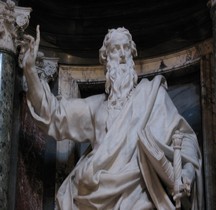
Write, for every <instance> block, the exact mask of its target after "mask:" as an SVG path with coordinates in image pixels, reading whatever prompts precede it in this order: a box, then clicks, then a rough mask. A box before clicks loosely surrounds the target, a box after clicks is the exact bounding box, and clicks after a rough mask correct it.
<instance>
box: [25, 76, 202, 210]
mask: <svg viewBox="0 0 216 210" xmlns="http://www.w3.org/2000/svg"><path fill="white" fill-rule="evenodd" d="M43 88H44V93H43V99H42V101H41V107H40V109H39V110H35V109H34V102H33V101H29V100H28V101H27V102H28V106H29V109H30V111H31V114H32V116H33V117H34V119H35V120H36V122H37V124H38V126H39V127H40V128H41V129H43V130H44V131H45V132H46V133H47V134H48V135H51V136H53V137H54V138H55V139H56V140H63V139H71V140H74V141H77V142H85V141H89V142H90V143H91V146H92V151H91V152H90V153H88V154H87V155H84V156H83V157H81V159H80V160H79V162H78V163H77V165H76V166H75V168H74V169H73V171H72V172H71V173H70V174H69V175H68V177H67V178H66V180H65V181H64V182H63V184H62V186H61V187H60V189H59V191H58V193H57V203H58V205H59V207H60V209H62V210H77V209H80V210H95V209H98V210H146V209H159V210H169V209H175V204H174V202H173V200H172V195H171V193H172V186H173V182H172V180H171V181H170V180H169V177H168V176H167V171H166V170H164V169H163V166H161V168H160V165H161V162H160V161H159V160H158V161H157V160H155V159H154V160H152V159H151V158H149V157H150V156H149V154H147V153H148V150H149V149H148V148H146V145H147V144H146V142H150V144H151V142H152V145H154V144H156V145H157V149H158V150H159V151H160V153H162V154H164V157H165V159H166V161H167V163H168V164H170V165H172V162H173V146H172V135H173V134H174V132H175V131H176V130H179V131H181V132H182V133H183V134H184V138H183V142H182V150H181V154H182V163H183V165H184V164H185V163H188V162H190V163H192V164H193V166H194V168H195V171H196V178H195V182H194V184H193V187H192V194H191V198H190V199H191V203H192V207H191V209H193V210H195V209H196V210H201V209H202V208H203V206H202V198H203V196H202V177H201V162H202V160H201V154H200V150H199V146H198V143H197V139H196V135H195V133H194V131H193V130H192V129H191V127H190V126H189V125H188V123H187V122H186V121H185V119H184V118H183V117H182V116H181V115H179V113H178V111H177V109H176V107H175V106H174V104H173V102H172V101H171V99H170V97H169V96H168V94H167V91H166V81H165V78H164V77H162V76H156V77H155V78H154V79H153V80H151V81H149V80H148V79H143V80H142V81H141V82H140V83H139V84H138V85H137V87H136V88H135V89H134V90H133V91H132V93H131V96H130V98H129V99H128V101H127V102H126V104H125V105H124V107H123V108H122V109H121V110H114V111H113V110H109V109H108V106H107V99H106V96H105V95H104V94H101V95H96V96H91V97H88V98H86V99H71V100H65V99H64V98H62V99H59V100H58V99H56V98H55V97H54V96H53V95H52V94H51V93H50V90H49V87H48V85H47V84H46V83H43ZM112 111H113V112H112ZM115 112H116V114H115V115H114V117H112V116H113V113H115ZM110 119H112V120H111V122H112V123H109V122H110ZM166 178H167V179H166Z"/></svg>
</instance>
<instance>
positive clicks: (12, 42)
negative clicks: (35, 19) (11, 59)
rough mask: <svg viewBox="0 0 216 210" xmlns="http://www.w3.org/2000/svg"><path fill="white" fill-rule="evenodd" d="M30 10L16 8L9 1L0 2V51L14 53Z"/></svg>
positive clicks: (27, 22) (25, 26)
mask: <svg viewBox="0 0 216 210" xmlns="http://www.w3.org/2000/svg"><path fill="white" fill-rule="evenodd" d="M31 11H32V9H31V8H28V7H18V6H15V3H14V2H13V1H11V0H7V2H6V3H5V2H2V1H0V49H3V50H7V51H12V52H13V53H16V49H17V46H18V45H19V44H20V41H21V40H22V38H23V34H24V30H25V29H26V28H27V26H28V24H29V18H30V12H31Z"/></svg>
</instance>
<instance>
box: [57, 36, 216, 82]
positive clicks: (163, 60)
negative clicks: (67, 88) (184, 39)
mask: <svg viewBox="0 0 216 210" xmlns="http://www.w3.org/2000/svg"><path fill="white" fill-rule="evenodd" d="M212 51H213V40H212V39H208V40H205V41H203V42H201V43H198V44H196V45H194V46H192V47H189V48H187V49H185V50H181V51H179V52H175V53H172V54H168V55H163V56H158V57H155V58H149V59H143V60H135V65H136V67H135V68H136V72H137V74H138V76H140V77H142V76H143V75H148V74H153V73H158V72H163V73H166V72H169V71H173V70H178V69H179V68H183V67H187V66H190V65H193V64H195V63H198V62H199V61H200V59H201V58H202V56H204V55H207V54H209V53H211V52H212ZM59 71H60V72H61V71H62V73H65V74H70V75H71V77H73V79H74V80H76V81H77V82H79V83H91V82H93V83H94V82H104V81H105V75H104V69H103V66H101V65H91V66H90V65H88V66H85V65H83V66H80V65H78V66H76V65H73V66H72V65H60V66H59Z"/></svg>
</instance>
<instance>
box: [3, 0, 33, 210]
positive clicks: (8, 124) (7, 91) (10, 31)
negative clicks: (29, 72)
mask: <svg viewBox="0 0 216 210" xmlns="http://www.w3.org/2000/svg"><path fill="white" fill-rule="evenodd" d="M30 11H31V9H30V8H21V7H16V6H15V3H14V2H13V1H10V0H8V1H7V2H6V3H4V2H2V1H0V209H1V210H8V209H10V208H9V197H11V196H13V195H9V177H10V173H11V171H12V170H11V167H10V159H11V144H12V139H13V138H12V136H14V135H15V134H14V133H13V129H12V123H13V99H14V85H15V72H16V71H15V67H16V57H15V55H16V49H17V46H18V44H19V43H20V41H21V39H22V36H23V32H24V30H25V28H26V27H27V25H28V20H29V14H30ZM14 188H15V186H14ZM14 200H15V198H14Z"/></svg>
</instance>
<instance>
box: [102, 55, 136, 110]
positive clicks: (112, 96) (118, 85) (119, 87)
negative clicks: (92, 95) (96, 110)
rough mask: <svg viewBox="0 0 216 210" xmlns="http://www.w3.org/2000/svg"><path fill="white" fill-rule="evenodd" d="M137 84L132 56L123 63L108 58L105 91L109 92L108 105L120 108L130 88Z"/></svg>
mask: <svg viewBox="0 0 216 210" xmlns="http://www.w3.org/2000/svg"><path fill="white" fill-rule="evenodd" d="M136 84H137V74H136V72H135V70H134V62H133V60H132V57H131V58H130V59H127V62H126V63H124V64H119V63H117V62H115V61H110V60H109V59H108V63H107V73H106V84H105V91H106V93H107V94H109V97H108V106H109V107H110V106H111V107H115V108H117V109H121V107H122V106H123V105H124V104H125V102H126V101H127V99H128V97H129V95H130V92H131V90H132V89H133V88H134V87H135V86H136Z"/></svg>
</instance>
